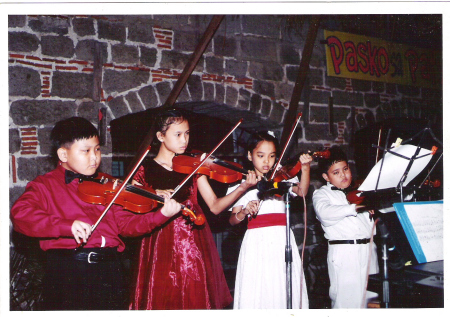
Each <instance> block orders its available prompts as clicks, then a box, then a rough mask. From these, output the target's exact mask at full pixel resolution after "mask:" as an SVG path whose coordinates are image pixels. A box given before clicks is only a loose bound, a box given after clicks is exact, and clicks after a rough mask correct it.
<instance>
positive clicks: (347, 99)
mask: <svg viewBox="0 0 450 317" xmlns="http://www.w3.org/2000/svg"><path fill="white" fill-rule="evenodd" d="M333 104H335V105H345V106H355V107H363V106H364V100H363V95H362V94H361V93H359V92H347V91H339V90H335V91H333Z"/></svg>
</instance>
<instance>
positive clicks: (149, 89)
mask: <svg viewBox="0 0 450 317" xmlns="http://www.w3.org/2000/svg"><path fill="white" fill-rule="evenodd" d="M138 94H139V97H140V98H141V100H142V103H143V104H144V107H145V109H149V108H155V107H157V106H158V105H159V104H158V96H157V95H156V91H155V87H153V86H145V87H144V88H141V89H139V91H138Z"/></svg>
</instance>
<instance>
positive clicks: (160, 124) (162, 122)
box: [154, 109, 187, 134]
mask: <svg viewBox="0 0 450 317" xmlns="http://www.w3.org/2000/svg"><path fill="white" fill-rule="evenodd" d="M185 120H187V118H186V115H185V114H184V113H183V111H181V110H178V109H170V110H165V111H164V112H161V113H159V114H158V116H157V117H156V119H155V123H154V124H156V132H158V131H159V132H161V133H162V134H166V132H167V130H168V129H169V127H170V125H171V124H172V123H181V122H183V121H185Z"/></svg>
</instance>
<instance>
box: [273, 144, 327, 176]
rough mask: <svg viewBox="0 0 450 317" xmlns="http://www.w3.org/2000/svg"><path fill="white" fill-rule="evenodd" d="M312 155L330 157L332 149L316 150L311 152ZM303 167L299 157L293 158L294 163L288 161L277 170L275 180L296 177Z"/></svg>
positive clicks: (314, 156)
mask: <svg viewBox="0 0 450 317" xmlns="http://www.w3.org/2000/svg"><path fill="white" fill-rule="evenodd" d="M311 156H312V157H313V158H315V159H317V158H329V157H330V151H329V150H325V151H322V152H314V153H313V154H311ZM301 169H302V163H301V162H300V161H299V160H298V159H294V160H292V163H287V164H286V165H284V166H283V167H282V168H280V169H279V170H277V171H276V172H275V174H274V176H273V181H274V182H281V181H283V180H288V179H291V178H292V177H294V176H295V175H297V174H298V172H300V170H301Z"/></svg>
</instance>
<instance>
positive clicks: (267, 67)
mask: <svg viewBox="0 0 450 317" xmlns="http://www.w3.org/2000/svg"><path fill="white" fill-rule="evenodd" d="M248 71H249V73H250V76H251V77H253V78H258V79H259V80H275V81H281V80H282V79H283V75H284V72H283V68H282V67H281V66H280V64H278V63H275V62H266V63H259V62H250V66H249V68H248Z"/></svg>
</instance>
